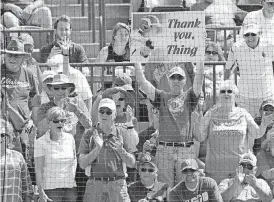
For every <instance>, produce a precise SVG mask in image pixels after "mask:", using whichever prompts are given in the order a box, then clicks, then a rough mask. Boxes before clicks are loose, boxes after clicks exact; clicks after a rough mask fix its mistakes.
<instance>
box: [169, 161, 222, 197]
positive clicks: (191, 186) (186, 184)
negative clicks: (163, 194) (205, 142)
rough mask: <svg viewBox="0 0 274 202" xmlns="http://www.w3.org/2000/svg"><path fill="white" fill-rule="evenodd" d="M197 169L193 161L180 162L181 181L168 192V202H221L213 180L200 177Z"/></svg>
mask: <svg viewBox="0 0 274 202" xmlns="http://www.w3.org/2000/svg"><path fill="white" fill-rule="evenodd" d="M198 169H199V167H198V164H197V162H196V161H195V160H194V159H186V160H184V161H183V162H182V165H181V172H182V174H183V179H182V181H181V182H179V184H177V185H176V186H175V187H174V188H173V189H172V190H171V191H170V193H169V201H170V202H180V201H196V200H198V201H216V202H222V201H223V200H222V197H221V194H220V192H219V189H218V186H217V183H216V182H215V180H213V179H212V178H209V177H201V176H200V171H199V170H198Z"/></svg>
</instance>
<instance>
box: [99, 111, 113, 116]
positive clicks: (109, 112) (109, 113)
mask: <svg viewBox="0 0 274 202" xmlns="http://www.w3.org/2000/svg"><path fill="white" fill-rule="evenodd" d="M99 113H100V114H105V113H106V114H107V115H108V116H109V115H111V114H112V111H110V110H107V111H104V110H99Z"/></svg>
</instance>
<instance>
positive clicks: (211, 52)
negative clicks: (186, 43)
mask: <svg viewBox="0 0 274 202" xmlns="http://www.w3.org/2000/svg"><path fill="white" fill-rule="evenodd" d="M205 53H206V54H208V55H211V54H212V55H218V52H216V51H206V52H205Z"/></svg>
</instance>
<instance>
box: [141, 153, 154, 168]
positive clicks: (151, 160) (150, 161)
mask: <svg viewBox="0 0 274 202" xmlns="http://www.w3.org/2000/svg"><path fill="white" fill-rule="evenodd" d="M139 159H140V166H141V165H144V164H146V163H148V164H150V165H151V166H152V167H153V168H156V169H157V165H156V163H155V162H154V161H155V158H153V157H152V156H151V155H149V154H147V153H142V154H141V156H140V157H139Z"/></svg>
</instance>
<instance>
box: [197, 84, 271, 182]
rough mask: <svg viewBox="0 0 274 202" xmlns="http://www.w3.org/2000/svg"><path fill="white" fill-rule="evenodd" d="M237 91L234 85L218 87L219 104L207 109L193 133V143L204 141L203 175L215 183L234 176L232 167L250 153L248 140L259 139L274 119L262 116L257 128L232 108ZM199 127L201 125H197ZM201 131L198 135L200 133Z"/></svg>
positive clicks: (246, 113) (252, 122)
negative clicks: (205, 150)
mask: <svg viewBox="0 0 274 202" xmlns="http://www.w3.org/2000/svg"><path fill="white" fill-rule="evenodd" d="M237 92H238V89H237V87H236V85H235V84H234V82H232V81H225V82H224V83H222V84H221V85H220V91H219V93H220V96H219V98H220V104H219V105H218V106H216V107H214V108H211V109H210V110H208V111H207V112H206V114H205V116H204V117H203V118H202V120H201V122H199V121H198V122H196V121H197V120H196V121H195V123H194V124H198V125H197V127H195V129H198V130H196V131H195V132H194V134H195V137H196V140H197V141H200V142H203V141H205V140H207V153H206V161H205V174H206V176H209V177H211V178H213V179H214V180H216V182H217V184H218V183H220V181H222V180H223V179H226V178H229V177H234V176H235V167H236V166H237V165H238V162H239V158H240V156H241V155H242V154H244V153H245V152H247V151H248V150H250V149H251V148H249V147H248V146H249V145H248V139H249V138H254V139H256V138H260V137H261V136H262V135H263V133H264V131H265V130H266V127H267V126H268V125H269V124H270V123H271V122H273V119H274V116H273V115H271V116H267V117H266V116H264V117H263V119H262V124H261V126H260V127H259V126H258V125H257V124H256V123H255V121H254V120H253V118H252V116H251V115H250V114H249V113H248V112H247V111H246V110H245V109H243V108H240V107H236V106H235V96H236V95H237ZM199 124H201V125H199ZM199 131H200V132H199Z"/></svg>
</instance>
